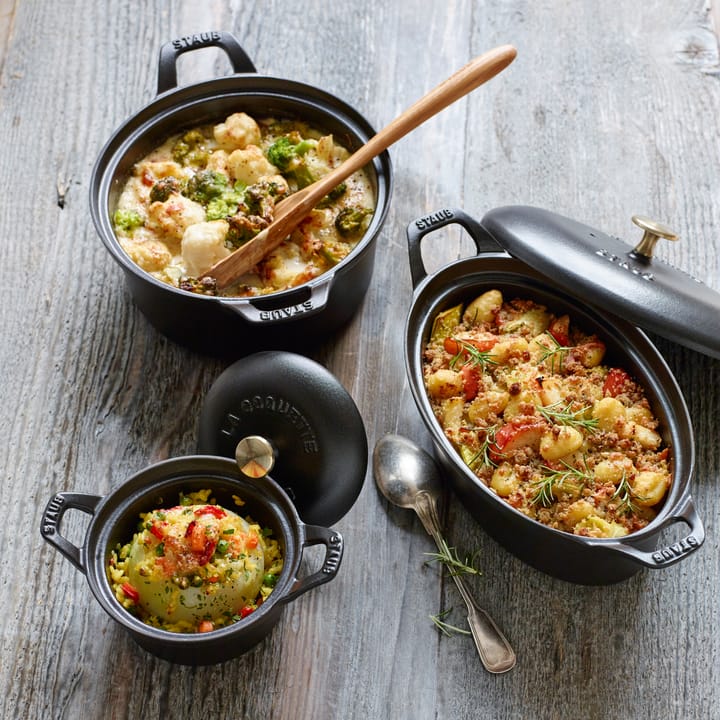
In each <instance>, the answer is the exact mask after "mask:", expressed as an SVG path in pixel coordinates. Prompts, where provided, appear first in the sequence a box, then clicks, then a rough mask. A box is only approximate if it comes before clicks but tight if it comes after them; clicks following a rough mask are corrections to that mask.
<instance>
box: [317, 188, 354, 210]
mask: <svg viewBox="0 0 720 720" xmlns="http://www.w3.org/2000/svg"><path fill="white" fill-rule="evenodd" d="M346 192H347V184H346V183H344V182H342V183H340V184H339V185H336V186H335V187H334V188H333V189H332V190H331V191H330V192H329V193H328V194H327V195H326V196H325V197H324V198H323V199H322V200H321V201H320V202H319V203H318V204H317V205H316V207H319V208H326V207H328V206H330V205H332V204H333V203H334V202H335V201H336V200H337V199H338V198H341V197H342V196H343V195H344V194H345V193H346Z"/></svg>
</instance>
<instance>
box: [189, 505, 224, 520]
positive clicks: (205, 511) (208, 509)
mask: <svg viewBox="0 0 720 720" xmlns="http://www.w3.org/2000/svg"><path fill="white" fill-rule="evenodd" d="M195 514H196V515H197V516H200V515H214V516H215V517H216V518H223V517H225V515H227V513H226V512H225V511H224V510H223V509H222V508H221V507H218V506H217V505H205V506H204V507H201V508H198V509H197V510H196V511H195Z"/></svg>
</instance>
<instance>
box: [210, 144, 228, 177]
mask: <svg viewBox="0 0 720 720" xmlns="http://www.w3.org/2000/svg"><path fill="white" fill-rule="evenodd" d="M205 169H206V170H212V171H213V172H219V173H222V174H223V175H230V172H229V171H228V154H227V153H226V152H225V151H224V150H216V151H215V152H214V153H211V155H210V157H208V161H207V165H206V166H205Z"/></svg>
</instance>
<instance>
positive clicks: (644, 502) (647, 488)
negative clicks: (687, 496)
mask: <svg viewBox="0 0 720 720" xmlns="http://www.w3.org/2000/svg"><path fill="white" fill-rule="evenodd" d="M630 485H631V486H632V489H633V502H634V503H635V504H636V505H640V506H641V507H652V506H653V505H657V504H658V503H659V502H660V501H661V500H662V499H663V498H664V497H665V493H666V492H667V489H668V488H669V487H670V476H669V475H668V474H667V473H664V472H655V471H651V470H643V471H642V472H639V473H638V474H637V475H636V476H635V478H634V480H632V481H631V483H630Z"/></svg>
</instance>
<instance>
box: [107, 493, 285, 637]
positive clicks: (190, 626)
mask: <svg viewBox="0 0 720 720" xmlns="http://www.w3.org/2000/svg"><path fill="white" fill-rule="evenodd" d="M210 495H211V491H210V490H199V491H197V492H193V493H189V494H187V495H184V494H181V496H180V499H179V504H178V505H176V506H174V507H170V508H166V509H157V510H153V511H151V512H148V513H143V514H141V516H140V524H139V527H138V531H137V532H136V533H135V535H134V536H133V538H132V540H131V541H130V542H128V543H126V544H124V545H118V546H117V547H116V548H114V549H113V550H112V552H111V553H110V558H109V561H108V566H107V572H108V579H109V581H110V584H111V586H112V589H113V592H114V593H115V597H116V598H117V600H118V602H119V603H120V604H121V605H122V606H123V607H124V608H125V609H126V610H128V611H129V612H131V613H133V614H134V615H136V616H137V617H139V618H140V619H141V620H142V621H143V622H145V623H147V624H148V625H152V626H153V627H157V628H160V629H163V630H169V631H171V632H179V633H194V632H207V631H210V630H214V629H216V628H219V627H223V626H225V625H229V624H231V623H234V622H236V621H238V620H240V619H241V618H244V617H247V616H248V615H250V614H251V613H252V612H254V611H255V610H256V609H257V607H258V606H259V605H261V604H262V603H263V602H264V601H265V600H266V599H267V597H268V596H269V595H270V593H271V592H272V591H273V588H274V586H275V583H276V582H277V578H278V577H279V574H280V572H281V570H282V566H283V559H282V552H281V549H280V546H279V544H278V542H277V540H275V539H273V538H272V537H271V531H270V530H267V529H262V528H261V527H260V526H259V525H257V524H256V523H255V522H254V521H253V520H252V518H249V517H248V518H243V517H241V516H240V515H238V514H237V513H235V512H233V511H232V510H229V509H227V508H224V507H221V506H219V505H217V504H216V502H215V501H214V499H212V498H211V497H210ZM234 500H235V502H236V504H237V505H238V506H241V505H242V504H243V503H242V500H241V499H240V498H237V497H234Z"/></svg>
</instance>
